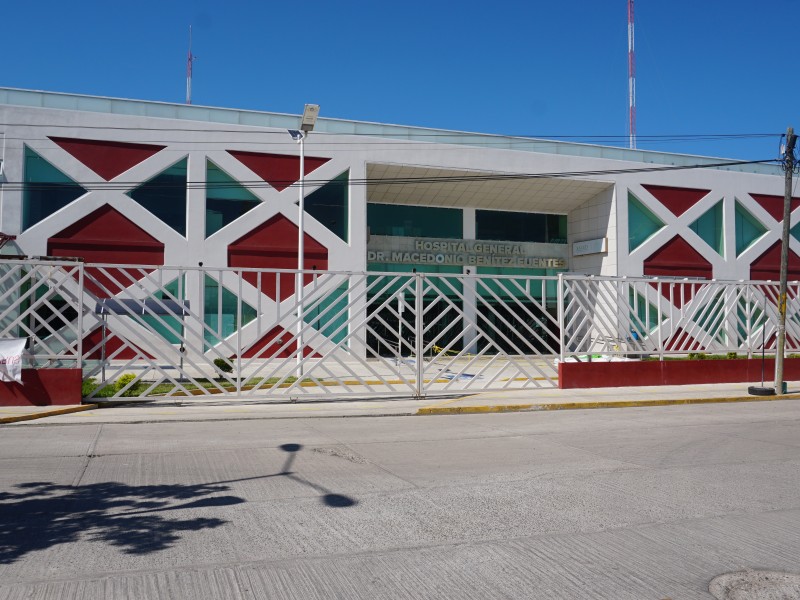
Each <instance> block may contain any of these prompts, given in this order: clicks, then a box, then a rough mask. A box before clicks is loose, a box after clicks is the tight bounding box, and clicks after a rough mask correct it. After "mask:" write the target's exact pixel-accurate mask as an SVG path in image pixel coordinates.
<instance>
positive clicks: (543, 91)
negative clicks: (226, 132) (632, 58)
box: [0, 0, 800, 160]
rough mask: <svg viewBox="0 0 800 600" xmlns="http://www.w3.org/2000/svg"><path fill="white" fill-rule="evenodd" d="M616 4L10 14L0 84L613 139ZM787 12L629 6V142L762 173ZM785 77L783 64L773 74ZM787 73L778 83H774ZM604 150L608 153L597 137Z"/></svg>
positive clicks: (790, 90)
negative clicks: (633, 128)
mask: <svg viewBox="0 0 800 600" xmlns="http://www.w3.org/2000/svg"><path fill="white" fill-rule="evenodd" d="M626 10H627V0H574V1H573V2H558V1H551V2H541V1H538V0H528V1H527V2H522V1H518V2H512V1H508V0H494V1H493V2H485V1H484V2H475V1H471V0H464V1H461V2H459V3H454V2H441V1H437V0H428V1H427V2H424V1H420V0H406V1H405V2H402V3H389V2H375V1H372V2H362V1H350V0H341V1H339V2H331V1H322V0H308V1H305V2H302V3H300V2H286V1H285V2H247V1H243V0H229V1H228V2H225V3H222V2H218V1H215V2H212V1H211V0H180V1H163V0H162V1H161V2H154V1H152V0H141V1H139V2H130V3H114V2H107V1H106V2H100V1H99V0H83V1H82V0H77V1H75V2H72V3H67V2H63V1H59V2H55V1H53V0H40V1H38V2H9V3H6V6H4V8H3V17H2V19H3V22H4V24H5V25H6V26H5V27H4V28H3V38H4V48H5V56H4V60H3V66H2V70H0V73H2V76H0V85H2V86H7V87H20V88H28V89H42V90H48V91H60V92H74V93H82V94H92V95H102V96H114V97H125V98H137V99H144V100H159V101H167V102H183V101H184V99H185V69H186V53H187V45H188V26H189V25H190V24H191V25H192V26H193V30H194V47H193V50H194V54H195V55H196V56H197V57H198V58H197V61H196V62H195V65H194V85H193V100H194V104H203V105H210V106H223V107H230V108H243V109H254V110H266V111H275V112H287V113H298V112H300V111H302V107H303V104H304V103H306V102H313V103H318V104H320V105H321V115H322V116H326V117H337V118H343V119H356V120H365V121H377V122H384V123H396V124H402V125H418V126H425V127H436V128H445V129H457V130H464V131H476V132H484V133H498V134H510V135H532V136H540V137H551V136H577V137H578V138H580V139H583V140H586V141H597V140H598V136H623V137H620V138H618V139H615V138H608V140H607V141H606V142H605V143H610V142H613V143H616V144H619V145H625V144H626V143H627V140H626V139H625V138H624V136H625V135H626V133H627V30H626ZM798 17H800V2H799V1H798V0H761V1H759V2H756V1H754V0H728V1H723V0H693V1H691V2H690V1H689V0H668V1H667V0H636V43H637V49H636V50H637V74H638V77H637V104H638V126H637V129H638V134H639V136H640V142H639V147H640V148H643V149H654V150H665V151H670V152H685V153H691V154H704V155H712V156H724V157H732V158H742V159H750V160H759V159H767V158H773V157H775V156H777V154H778V137H777V136H775V137H770V138H763V139H762V138H747V139H738V140H731V139H726V140H724V141H719V140H715V141H708V140H706V141H702V140H689V139H679V140H668V139H657V140H654V141H649V140H647V139H646V136H670V135H679V136H685V135H696V134H743V133H744V134H753V133H775V134H780V133H782V132H784V131H785V130H786V127H787V126H789V125H793V126H794V127H795V128H796V129H798V130H800V118H799V117H800V110H798V103H800V79H799V78H798V77H797V64H798V61H797V58H798V55H800V43H799V42H798V37H797V32H796V26H797V23H798ZM785 65H788V68H787V67H786V66H785ZM787 73H788V74H787ZM609 140H610V142H609Z"/></svg>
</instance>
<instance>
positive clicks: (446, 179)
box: [0, 158, 778, 191]
mask: <svg viewBox="0 0 800 600" xmlns="http://www.w3.org/2000/svg"><path fill="white" fill-rule="evenodd" d="M777 162H778V159H772V158H771V159H767V160H750V161H725V162H718V163H710V164H695V165H658V166H652V167H635V168H628V169H598V170H591V171H560V172H550V173H487V174H476V175H469V174H465V175H442V176H426V177H384V178H369V177H367V178H358V179H348V180H346V181H341V182H337V181H336V180H335V179H309V178H305V184H306V185H307V186H308V185H324V184H333V185H342V186H345V185H414V184H420V183H427V184H437V183H480V182H485V181H487V182H488V181H515V180H527V179H566V178H579V177H591V176H604V175H623V174H631V173H657V172H664V171H682V170H689V169H715V168H721V167H732V166H743V165H751V164H769V163H773V164H774V163H777ZM144 183H146V184H147V186H148V189H151V190H155V189H183V188H187V189H205V190H213V189H237V188H239V187H242V186H244V187H248V188H277V187H280V188H283V189H286V188H289V187H296V186H298V185H299V183H298V182H296V181H293V180H280V181H279V180H273V181H272V182H271V183H269V182H266V181H264V180H261V179H258V180H252V181H235V182H234V183H230V184H229V183H215V182H211V183H209V182H183V181H180V182H174V183H173V182H158V183H156V182H153V181H152V180H151V181H150V182H144ZM76 185H77V186H80V187H82V188H84V189H85V190H87V191H99V190H119V191H129V190H133V189H136V188H138V187H141V186H142V185H144V184H143V182H141V181H135V182H130V181H129V182H123V181H109V182H105V181H103V182H77V181H73V182H71V183H62V182H54V183H33V182H22V181H10V182H5V183H0V187H2V188H3V189H6V190H11V191H19V190H23V189H27V190H52V189H58V188H62V189H67V188H71V187H74V186H76Z"/></svg>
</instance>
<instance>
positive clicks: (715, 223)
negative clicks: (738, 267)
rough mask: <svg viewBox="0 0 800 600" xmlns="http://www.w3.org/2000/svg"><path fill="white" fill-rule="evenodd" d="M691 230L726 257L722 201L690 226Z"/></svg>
mask: <svg viewBox="0 0 800 600" xmlns="http://www.w3.org/2000/svg"><path fill="white" fill-rule="evenodd" d="M689 228H690V229H691V230H692V231H694V232H695V233H696V234H697V235H699V236H700V237H701V238H703V241H704V242H705V243H706V244H708V245H709V246H711V247H712V248H713V249H714V250H716V251H717V254H719V255H720V256H724V255H725V238H724V234H723V231H724V230H725V228H724V227H723V222H722V200H720V201H719V202H717V203H716V204H715V205H714V206H712V207H711V208H710V209H709V210H708V211H706V212H705V213H704V214H703V215H702V216H701V217H700V218H699V219H697V220H696V221H695V222H694V223H692V224H691V225H689Z"/></svg>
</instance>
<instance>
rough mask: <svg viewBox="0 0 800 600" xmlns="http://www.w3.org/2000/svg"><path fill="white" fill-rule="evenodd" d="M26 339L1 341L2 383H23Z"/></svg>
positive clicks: (0, 377)
mask: <svg viewBox="0 0 800 600" xmlns="http://www.w3.org/2000/svg"><path fill="white" fill-rule="evenodd" d="M25 341H26V340H25V338H11V339H6V340H0V381H16V382H18V383H22V353H23V351H24V350H25Z"/></svg>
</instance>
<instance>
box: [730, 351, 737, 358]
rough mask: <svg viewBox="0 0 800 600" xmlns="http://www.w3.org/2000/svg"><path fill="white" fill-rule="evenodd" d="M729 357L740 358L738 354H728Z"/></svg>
mask: <svg viewBox="0 0 800 600" xmlns="http://www.w3.org/2000/svg"><path fill="white" fill-rule="evenodd" d="M727 357H728V358H739V355H738V354H736V352H728V354H727Z"/></svg>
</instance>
